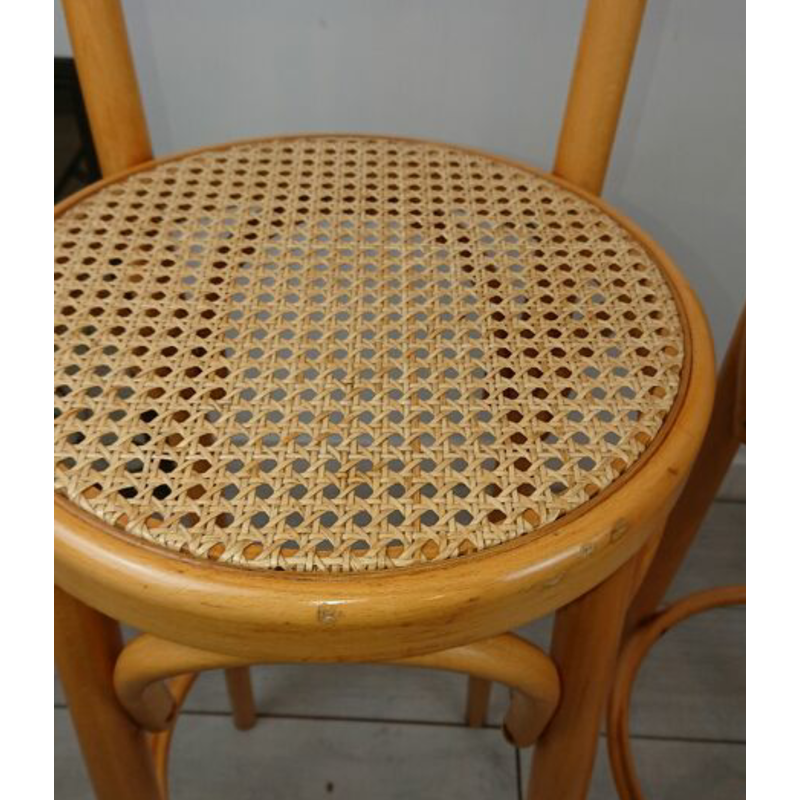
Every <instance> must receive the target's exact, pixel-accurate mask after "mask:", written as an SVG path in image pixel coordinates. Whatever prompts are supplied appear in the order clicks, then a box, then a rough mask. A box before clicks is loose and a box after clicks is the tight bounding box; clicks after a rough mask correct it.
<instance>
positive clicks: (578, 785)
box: [528, 557, 638, 800]
mask: <svg viewBox="0 0 800 800" xmlns="http://www.w3.org/2000/svg"><path fill="white" fill-rule="evenodd" d="M637 568H638V558H637V557H634V558H632V559H631V560H630V561H629V562H628V563H627V564H625V565H624V566H622V567H621V568H620V569H619V570H618V571H617V572H616V573H614V575H612V576H611V577H610V578H608V579H607V580H606V581H605V582H604V583H601V584H600V585H599V586H596V587H595V588H594V589H592V590H591V591H590V592H587V593H586V594H585V595H583V596H582V597H579V598H578V599H577V600H573V602H572V603H570V604H569V605H567V606H564V607H563V608H562V609H560V610H559V611H558V612H557V614H556V621H555V628H554V630H553V641H552V645H551V648H550V655H551V656H552V658H553V660H554V661H555V662H556V665H557V666H558V668H559V671H560V673H561V702H560V705H559V706H558V709H557V710H556V713H555V714H554V716H553V718H552V720H551V721H550V724H549V725H548V726H547V728H546V729H545V731H544V733H543V734H542V736H541V737H540V738H539V740H538V741H537V743H536V747H535V748H534V753H533V772H532V774H531V780H530V784H529V786H528V798H529V800H583V798H585V796H586V792H587V790H588V788H589V781H590V780H591V777H592V768H593V766H594V757H595V752H596V750H597V740H598V736H599V733H600V722H601V719H602V717H603V714H604V712H605V705H606V699H607V696H608V691H609V689H610V686H611V681H612V678H613V673H614V666H615V664H616V658H617V648H618V646H619V640H620V635H621V633H622V627H623V624H624V621H625V612H626V611H627V607H628V603H629V601H630V597H631V591H632V588H633V581H634V580H635V578H636V571H637Z"/></svg>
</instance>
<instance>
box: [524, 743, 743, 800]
mask: <svg viewBox="0 0 800 800" xmlns="http://www.w3.org/2000/svg"><path fill="white" fill-rule="evenodd" d="M633 751H634V759H635V766H636V771H637V775H638V776H639V780H640V781H641V783H642V789H643V792H644V796H645V797H652V798H653V800H656V798H657V800H738V798H744V796H745V788H746V787H745V745H743V744H721V743H716V742H680V741H670V740H657V739H634V740H633ZM531 753H532V751H531V750H524V751H522V753H521V767H522V770H521V771H522V776H523V781H527V779H528V776H529V775H530V764H531ZM587 800H619V795H618V794H617V790H616V787H615V785H614V778H613V776H612V774H611V767H610V765H609V762H608V755H607V752H606V742H605V739H603V740H601V742H600V747H599V749H598V752H597V762H596V764H595V768H594V775H593V776H592V783H591V788H590V790H589V795H588V797H587Z"/></svg>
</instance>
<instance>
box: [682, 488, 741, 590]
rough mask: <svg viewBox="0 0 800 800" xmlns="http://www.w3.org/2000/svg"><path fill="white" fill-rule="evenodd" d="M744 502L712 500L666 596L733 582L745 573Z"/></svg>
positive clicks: (737, 581)
mask: <svg viewBox="0 0 800 800" xmlns="http://www.w3.org/2000/svg"><path fill="white" fill-rule="evenodd" d="M746 509H747V507H746V506H745V504H744V503H714V504H713V505H712V506H711V508H710V509H709V512H708V516H707V517H706V518H705V520H704V521H703V525H702V527H701V528H700V532H699V533H698V535H697V538H696V539H695V541H694V543H693V544H692V548H691V550H690V551H689V554H688V556H687V557H686V561H684V563H683V565H682V567H681V569H680V570H679V572H678V574H677V575H676V576H675V581H674V583H673V585H672V587H671V588H670V591H669V592H668V593H667V599H668V600H669V599H675V598H678V597H683V596H684V595H686V594H689V593H690V592H697V591H701V590H703V589H710V588H712V587H714V586H722V585H727V584H733V583H744V582H745V576H746V563H745V555H746V547H745V515H746Z"/></svg>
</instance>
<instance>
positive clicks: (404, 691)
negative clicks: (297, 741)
mask: <svg viewBox="0 0 800 800" xmlns="http://www.w3.org/2000/svg"><path fill="white" fill-rule="evenodd" d="M252 675H253V691H254V693H255V696H256V703H257V707H258V709H259V713H264V714H275V715H278V716H298V717H309V716H313V717H333V718H341V717H347V718H353V719H372V720H375V719H377V720H402V721H410V720H413V721H421V722H450V723H458V722H461V721H462V719H463V717H464V710H465V703H466V678H464V677H463V676H461V675H456V674H453V673H449V672H440V671H437V670H418V669H408V668H404V667H391V666H388V667H378V666H373V665H365V664H304V665H294V664H286V665H284V664H278V665H274V666H266V667H254V668H253V672H252ZM185 707H186V708H187V709H189V710H192V711H228V708H229V706H228V699H227V695H226V693H225V681H224V679H223V676H222V673H221V672H215V673H208V674H205V675H202V676H201V677H200V678H199V679H198V681H197V683H196V684H195V686H194V687H193V688H192V692H191V694H190V695H189V697H188V698H187V701H186V706H185Z"/></svg>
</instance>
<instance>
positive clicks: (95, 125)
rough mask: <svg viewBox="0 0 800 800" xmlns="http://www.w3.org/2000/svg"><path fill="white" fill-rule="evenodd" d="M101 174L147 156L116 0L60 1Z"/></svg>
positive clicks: (147, 140) (138, 99)
mask: <svg viewBox="0 0 800 800" xmlns="http://www.w3.org/2000/svg"><path fill="white" fill-rule="evenodd" d="M62 3H63V6H64V16H65V18H66V21H67V27H68V28H69V35H70V40H71V41H72V50H73V52H74V55H75V66H76V67H77V69H78V77H79V78H80V83H81V92H82V93H83V99H84V102H85V103H86V113H87V115H88V117H89V125H90V126H91V129H92V139H93V140H94V145H95V149H96V150H97V158H98V160H99V161H100V169H101V170H102V172H103V175H105V176H109V175H114V174H115V173H117V172H121V171H122V170H125V169H128V168H129V167H133V166H135V165H136V164H141V163H142V162H144V161H149V160H150V159H151V158H152V150H151V147H150V136H149V134H148V132H147V122H146V121H145V116H144V109H143V107H142V100H141V97H140V95H139V86H138V84H137V82H136V73H135V71H134V67H133V59H132V57H131V51H130V47H129V45H128V36H127V33H126V30H125V19H124V17H123V14H122V6H121V4H120V0H62Z"/></svg>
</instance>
